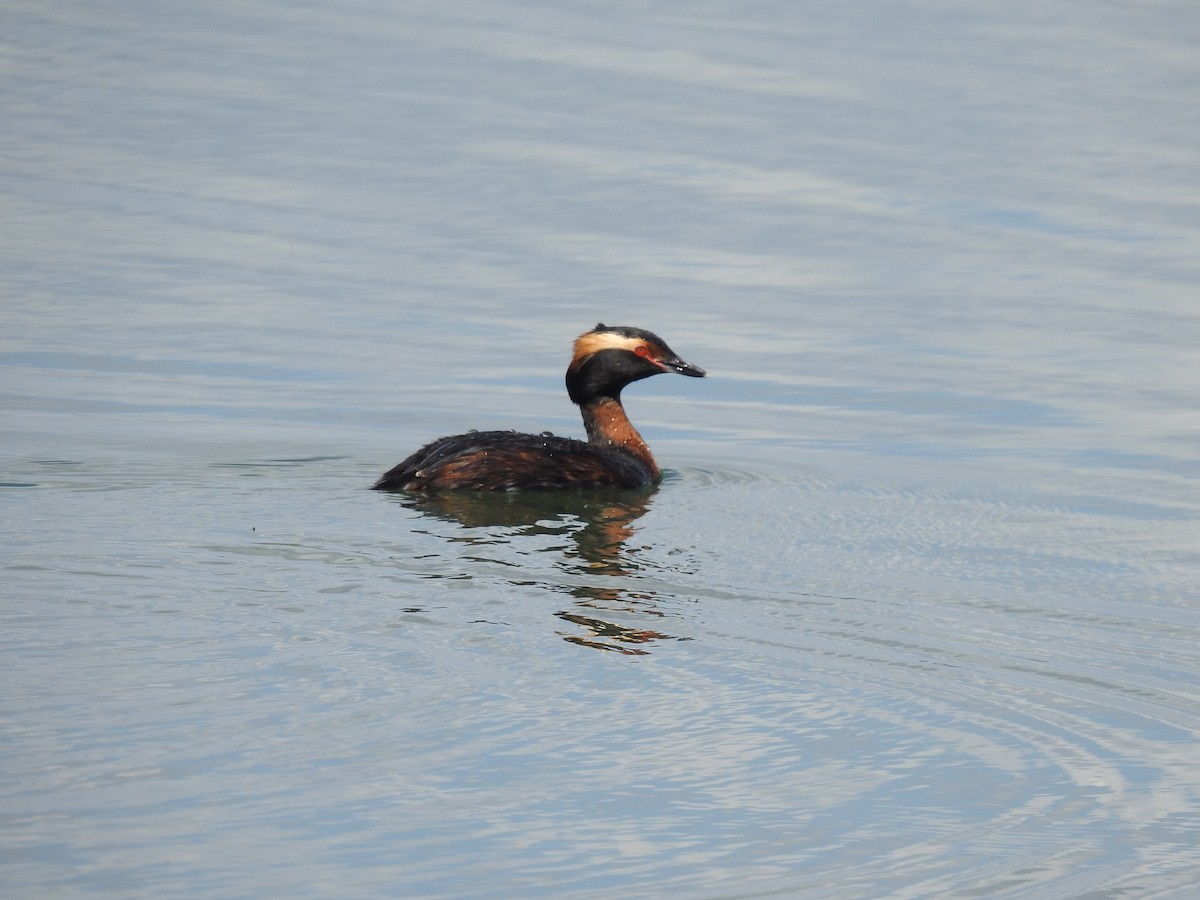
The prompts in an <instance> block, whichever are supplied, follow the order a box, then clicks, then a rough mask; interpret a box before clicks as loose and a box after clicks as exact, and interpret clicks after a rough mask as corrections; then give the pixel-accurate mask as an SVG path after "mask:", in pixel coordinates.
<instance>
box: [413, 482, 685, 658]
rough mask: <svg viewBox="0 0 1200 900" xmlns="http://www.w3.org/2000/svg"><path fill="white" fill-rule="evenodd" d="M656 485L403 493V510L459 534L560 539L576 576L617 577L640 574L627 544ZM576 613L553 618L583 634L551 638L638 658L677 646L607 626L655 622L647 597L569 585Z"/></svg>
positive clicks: (652, 634) (646, 632) (658, 635)
mask: <svg viewBox="0 0 1200 900" xmlns="http://www.w3.org/2000/svg"><path fill="white" fill-rule="evenodd" d="M657 490H658V488H657V486H651V487H648V488H644V489H640V490H637V491H629V490H596V491H571V492H557V491H556V492H545V491H537V492H514V493H503V494H497V493H491V492H480V491H446V492H444V493H440V494H420V495H418V494H409V495H406V497H405V500H404V501H403V505H404V506H406V507H409V508H410V509H415V510H419V511H420V512H422V513H424V514H425V515H429V516H433V517H435V518H438V519H441V520H443V521H449V522H454V523H457V524H459V525H463V526H465V527H467V528H487V527H503V528H509V529H516V530H515V531H514V532H512V536H513V537H516V538H519V537H520V536H523V535H525V536H535V535H556V536H563V537H567V538H569V540H570V545H569V546H568V547H567V548H566V549H565V551H564V552H565V555H566V557H567V558H568V559H569V560H571V561H572V562H573V564H572V565H570V567H569V568H570V569H571V570H572V571H573V572H574V573H576V574H587V575H589V576H595V575H601V576H605V577H612V576H622V575H629V574H632V573H635V572H637V571H639V570H640V568H641V567H640V566H639V564H638V562H637V559H636V553H637V549H638V548H636V547H631V546H629V541H630V540H631V538H632V537H633V536H634V534H635V533H636V527H635V523H636V522H637V520H638V519H639V518H641V517H642V516H643V515H644V514H645V513H646V510H647V509H649V507H650V504H651V502H652V500H653V498H654V494H655V493H656V492H657ZM570 594H571V596H572V597H573V598H574V599H575V604H576V609H572V610H562V611H560V612H558V613H556V615H557V616H558V618H559V619H561V620H562V621H563V622H566V623H569V624H571V625H574V626H578V627H579V628H582V629H584V630H585V633H584V634H578V633H567V632H562V631H559V632H558V634H560V635H561V636H562V638H563V640H565V641H568V642H569V643H572V644H577V645H579V646H582V647H591V648H593V649H596V650H606V651H612V652H617V653H623V654H626V655H634V656H641V655H645V654H646V653H647V652H648V651H647V650H646V649H645V646H646V645H648V644H650V643H652V642H654V641H658V640H679V638H675V637H673V636H672V635H669V634H665V633H663V632H661V631H656V630H652V629H647V628H645V627H641V626H637V627H634V626H628V625H622V624H620V623H619V622H617V621H613V618H614V617H615V615H619V614H620V613H622V612H627V613H628V612H636V613H638V614H639V615H641V616H645V615H647V614H649V615H655V616H662V612H661V611H659V610H657V609H655V608H654V594H653V592H648V591H637V592H635V591H630V590H628V589H627V588H625V587H622V586H618V585H604V584H589V585H576V586H574V587H572V588H571V589H570Z"/></svg>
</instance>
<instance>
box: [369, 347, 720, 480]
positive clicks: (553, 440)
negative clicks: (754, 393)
mask: <svg viewBox="0 0 1200 900" xmlns="http://www.w3.org/2000/svg"><path fill="white" fill-rule="evenodd" d="M662 372H678V373H679V374H680V375H690V376H691V377H693V378H703V377H704V370H703V369H701V368H699V367H698V366H693V365H692V364H691V363H687V362H684V361H683V360H682V359H680V358H679V357H678V356H676V355H675V353H674V351H672V350H671V348H670V347H668V346H667V345H666V342H664V341H663V339H662V338H660V337H658V335H656V334H653V333H652V332H649V331H644V330H643V329H641V328H628V327H624V326H619V327H613V326H609V325H604V324H600V325H597V326H596V327H595V328H593V329H592V330H591V331H588V332H586V333H584V334H581V335H580V336H579V337H578V339H576V341H575V355H574V356H573V357H572V359H571V364H570V366H568V367H567V377H566V381H567V393H568V394H569V395H570V397H571V401H572V402H574V403H577V404H579V411H580V413H581V414H582V415H583V425H584V427H585V428H586V429H587V436H588V439H587V441H586V442H584V441H579V440H575V439H574V438H565V437H557V436H555V435H553V434H550V433H549V432H545V433H543V434H522V433H520V432H516V431H470V432H467V433H466V434H456V435H452V436H450V437H444V438H439V439H438V440H436V441H433V442H432V443H429V444H426V445H425V446H424V447H422V448H421V449H420V450H418V451H417V452H416V453H414V454H413V455H412V456H410V457H409V458H408V459H406V460H404V462H402V463H400V464H399V465H398V466H396V467H395V468H394V469H392V470H390V471H389V472H387V473H386V474H385V475H384V476H383V477H382V478H380V479H379V480H378V481H377V482H375V484H374V489H375V490H378V491H437V490H447V489H451V488H467V489H470V490H476V491H536V490H569V489H573V488H603V487H620V488H635V487H642V486H644V485H648V484H652V483H653V482H655V481H657V480H658V477H659V475H660V474H661V472H660V471H659V468H658V464H657V463H655V461H654V457H653V456H652V455H651V454H650V448H649V447H647V446H646V442H645V441H644V440H642V436H641V435H640V434H638V433H637V430H636V429H635V428H634V427H633V425H632V424H630V421H629V418H628V417H627V416H626V415H625V408H624V407H623V406H622V405H621V389H622V388H623V387H625V385H627V384H630V383H631V382H634V381H639V380H641V379H642V378H649V377H650V376H651V375H658V374H660V373H662Z"/></svg>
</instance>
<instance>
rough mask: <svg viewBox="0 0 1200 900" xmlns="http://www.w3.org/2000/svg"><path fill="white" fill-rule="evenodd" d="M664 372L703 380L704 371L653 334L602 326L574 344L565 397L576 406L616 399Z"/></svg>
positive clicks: (634, 329)
mask: <svg viewBox="0 0 1200 900" xmlns="http://www.w3.org/2000/svg"><path fill="white" fill-rule="evenodd" d="M663 372H677V373H678V374H680V375H690V376H691V377H693V378H703V377H704V370H703V369H701V368H700V367H699V366H693V365H692V364H691V363H688V362H684V361H683V360H682V359H680V358H679V357H678V356H676V355H675V351H673V350H672V349H671V348H670V347H668V346H667V342H666V341H664V340H663V339H662V338H660V337H659V336H658V335H656V334H654V332H652V331H646V330H645V329H642V328H630V327H629V326H625V325H620V326H613V325H605V324H603V323H601V324H599V325H597V326H596V327H595V328H593V329H592V330H591V331H588V332H585V333H584V334H581V335H580V336H579V337H578V339H576V341H575V356H574V357H573V358H572V359H571V365H570V366H569V367H568V368H567V393H569V394H570V395H571V400H572V401H573V402H575V403H586V402H587V401H589V400H594V399H595V398H596V397H612V398H614V399H617V398H619V397H620V396H621V389H622V388H623V387H625V385H627V384H629V383H631V382H634V381H639V380H641V379H642V378H649V377H650V376H651V375H661V374H662V373H663Z"/></svg>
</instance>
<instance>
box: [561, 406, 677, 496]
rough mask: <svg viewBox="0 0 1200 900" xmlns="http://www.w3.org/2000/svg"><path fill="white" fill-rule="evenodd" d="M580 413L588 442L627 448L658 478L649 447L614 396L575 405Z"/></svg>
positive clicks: (656, 466) (601, 445) (596, 444)
mask: <svg viewBox="0 0 1200 900" xmlns="http://www.w3.org/2000/svg"><path fill="white" fill-rule="evenodd" d="M579 411H580V412H581V413H582V414H583V427H584V428H586V429H587V436H588V443H589V444H592V445H593V446H596V447H620V448H621V449H623V450H627V451H629V452H630V453H632V454H633V455H634V456H636V457H637V458H638V459H640V460H641V461H642V462H644V463H645V464H646V465H648V466H649V467H650V470H651V471H652V472H653V473H654V477H656V478H657V477H658V474H659V471H658V463H656V462H655V461H654V456H653V455H652V454H651V453H650V448H649V447H648V446H646V442H645V441H644V440H642V436H641V435H640V434H638V432H637V429H636V428H634V427H633V424H632V423H631V422H630V421H629V416H627V415H625V407H623V406H622V405H621V401H620V400H618V399H616V398H614V397H597V398H596V399H595V400H589V401H588V402H587V403H584V404H583V405H582V406H580V407H579Z"/></svg>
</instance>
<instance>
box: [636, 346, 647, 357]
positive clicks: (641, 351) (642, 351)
mask: <svg viewBox="0 0 1200 900" xmlns="http://www.w3.org/2000/svg"><path fill="white" fill-rule="evenodd" d="M633 352H634V353H636V354H637V355H638V356H643V357H647V358H648V357H649V356H650V348H649V347H647V346H646V345H645V344H638V345H637V347H635V348H634V351H633Z"/></svg>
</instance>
